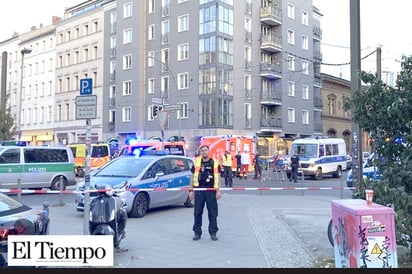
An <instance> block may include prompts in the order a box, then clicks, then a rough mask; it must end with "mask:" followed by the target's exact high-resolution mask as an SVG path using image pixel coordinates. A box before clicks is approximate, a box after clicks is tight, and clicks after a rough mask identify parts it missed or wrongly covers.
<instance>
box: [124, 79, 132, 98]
mask: <svg viewBox="0 0 412 274" xmlns="http://www.w3.org/2000/svg"><path fill="white" fill-rule="evenodd" d="M131 94H132V81H130V80H128V81H123V96H127V95H131Z"/></svg>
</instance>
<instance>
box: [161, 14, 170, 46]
mask: <svg viewBox="0 0 412 274" xmlns="http://www.w3.org/2000/svg"><path fill="white" fill-rule="evenodd" d="M169 32H170V25H169V20H166V21H163V22H162V45H165V44H168V43H169Z"/></svg>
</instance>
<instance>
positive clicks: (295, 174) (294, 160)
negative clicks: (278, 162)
mask: <svg viewBox="0 0 412 274" xmlns="http://www.w3.org/2000/svg"><path fill="white" fill-rule="evenodd" d="M290 161H291V168H292V170H291V172H292V173H291V175H290V181H291V182H292V181H293V182H294V183H297V182H298V169H299V156H298V152H297V151H295V153H294V154H293V155H292V157H290Z"/></svg>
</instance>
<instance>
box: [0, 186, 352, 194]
mask: <svg viewBox="0 0 412 274" xmlns="http://www.w3.org/2000/svg"><path fill="white" fill-rule="evenodd" d="M355 189H356V188H355V187H222V188H220V190H221V191H226V190H233V191H249V190H259V191H270V190H276V191H278V190H289V191H293V190H355ZM189 190H192V189H191V188H189V187H176V188H133V189H128V190H126V191H132V192H139V191H189ZM194 190H215V189H214V188H196V189H194ZM105 191H106V190H89V192H90V193H91V192H105ZM0 192H2V193H11V194H18V193H21V194H75V193H83V192H84V191H77V190H62V191H60V190H47V189H44V190H43V189H35V190H33V189H17V188H10V189H0Z"/></svg>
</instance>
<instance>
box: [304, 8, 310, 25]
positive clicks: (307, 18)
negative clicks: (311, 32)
mask: <svg viewBox="0 0 412 274" xmlns="http://www.w3.org/2000/svg"><path fill="white" fill-rule="evenodd" d="M302 25H304V26H309V14H308V13H307V12H306V11H302Z"/></svg>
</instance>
